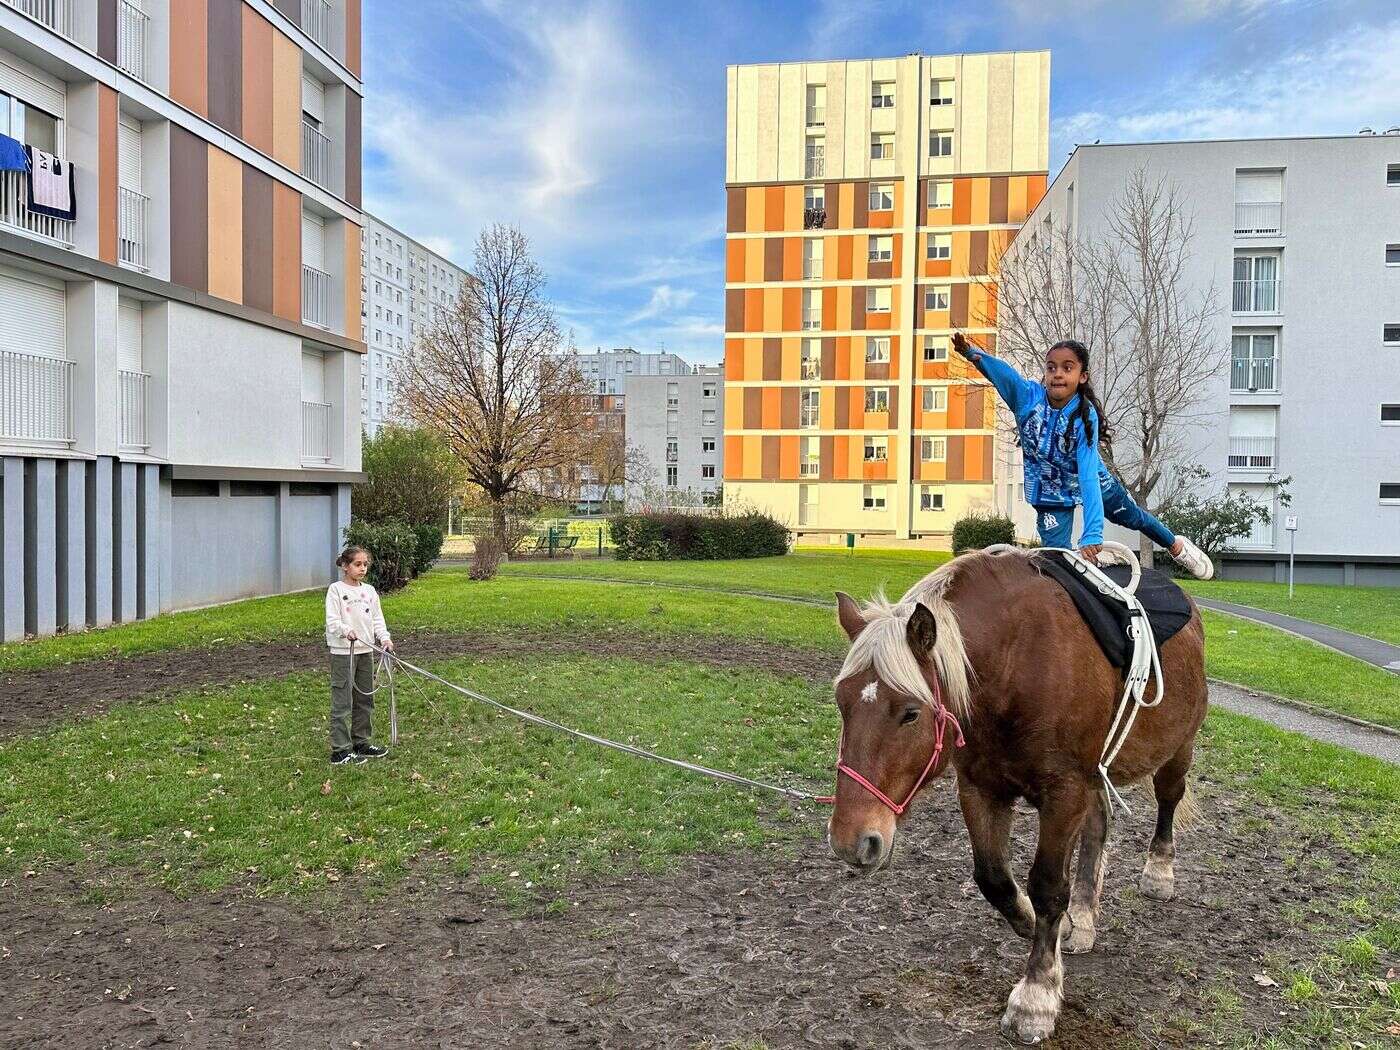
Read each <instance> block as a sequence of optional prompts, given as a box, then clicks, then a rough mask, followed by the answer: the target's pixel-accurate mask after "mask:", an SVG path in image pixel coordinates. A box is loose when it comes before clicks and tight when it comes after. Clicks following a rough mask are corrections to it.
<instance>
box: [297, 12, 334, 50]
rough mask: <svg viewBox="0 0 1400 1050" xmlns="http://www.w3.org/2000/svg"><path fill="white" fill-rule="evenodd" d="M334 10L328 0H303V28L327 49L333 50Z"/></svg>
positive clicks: (303, 30)
mask: <svg viewBox="0 0 1400 1050" xmlns="http://www.w3.org/2000/svg"><path fill="white" fill-rule="evenodd" d="M332 15H333V11H332V9H331V5H330V4H329V3H327V2H326V0H301V28H302V32H304V33H305V34H306V35H307V36H309V37H310V38H311V39H312V40H314V41H316V43H318V44H320V45H321V46H322V47H323V48H325V49H326V50H327V51H330V50H331V29H332V21H331V18H332Z"/></svg>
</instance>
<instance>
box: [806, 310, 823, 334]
mask: <svg viewBox="0 0 1400 1050" xmlns="http://www.w3.org/2000/svg"><path fill="white" fill-rule="evenodd" d="M821 326H822V315H821V314H804V315H803V317H802V328H803V330H804V331H809V332H811V331H815V330H816V329H818V328H820V327H821Z"/></svg>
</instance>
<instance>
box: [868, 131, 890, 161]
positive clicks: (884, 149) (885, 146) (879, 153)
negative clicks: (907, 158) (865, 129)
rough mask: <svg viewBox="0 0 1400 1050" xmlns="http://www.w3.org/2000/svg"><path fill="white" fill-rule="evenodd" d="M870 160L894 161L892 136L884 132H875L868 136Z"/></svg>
mask: <svg viewBox="0 0 1400 1050" xmlns="http://www.w3.org/2000/svg"><path fill="white" fill-rule="evenodd" d="M870 159H871V160H893V159H894V136H893V135H890V134H887V133H885V132H879V131H877V132H876V133H875V134H873V135H871V136H870Z"/></svg>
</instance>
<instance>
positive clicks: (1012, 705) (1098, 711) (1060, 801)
mask: <svg viewBox="0 0 1400 1050" xmlns="http://www.w3.org/2000/svg"><path fill="white" fill-rule="evenodd" d="M837 607H838V617H839V619H840V623H841V626H842V628H844V630H845V631H846V634H847V635H849V636H850V639H851V648H850V652H849V653H848V655H847V657H846V662H845V665H844V666H843V667H842V669H841V673H840V675H839V676H838V677H837V680H836V702H837V704H838V705H839V707H840V708H841V719H842V742H841V756H840V758H841V762H840V764H841V767H842V771H841V773H840V774H838V777H837V785H836V799H835V809H834V810H833V812H832V816H831V823H830V826H829V829H828V836H829V840H830V843H831V848H832V850H833V851H834V852H835V854H836V855H837V856H838V857H840V858H841V859H842V860H844V861H846V863H848V864H849V865H851V867H853V868H855V869H856V870H858V871H861V872H866V873H869V872H875V871H879V870H880V869H882V868H884V867H886V866H887V865H888V864H889V863H890V857H891V854H892V851H893V849H894V842H895V835H896V832H897V830H898V826H899V823H900V821H901V820H902V819H903V815H904V814H903V806H902V805H901V804H900V802H899V800H904V801H905V802H907V801H909V799H910V798H912V797H913V795H914V794H915V793H917V791H918V789H919V788H920V787H921V786H922V785H923V784H924V783H926V782H927V781H929V780H932V779H934V778H936V777H937V776H938V775H939V774H941V773H942V772H943V771H944V770H946V769H947V768H948V766H952V767H953V768H954V769H956V771H957V787H958V799H959V802H960V803H961V806H962V811H963V818H964V820H965V821H966V822H967V830H968V833H969V835H970V836H971V838H972V854H973V864H974V868H973V874H974V877H975V879H976V881H977V885H978V887H979V888H980V889H981V891H982V893H983V895H984V896H985V897H986V898H987V900H988V901H990V902H991V904H992V906H993V907H995V908H996V909H997V910H998V911H999V912H1001V913H1002V915H1004V916H1005V917H1006V920H1007V922H1009V923H1010V924H1011V928H1012V929H1013V930H1015V931H1016V932H1017V933H1018V934H1020V935H1021V936H1022V937H1026V938H1028V939H1029V940H1030V941H1031V950H1030V958H1029V960H1028V961H1027V964H1026V974H1025V977H1024V978H1022V980H1021V981H1019V982H1018V983H1017V984H1016V986H1015V988H1013V989H1012V991H1011V995H1010V998H1009V999H1008V1001H1007V1004H1006V1012H1005V1013H1004V1014H1003V1015H1002V1019H1001V1028H1002V1031H1003V1032H1004V1033H1005V1034H1007V1035H1008V1036H1011V1037H1013V1038H1015V1039H1019V1040H1020V1041H1022V1042H1025V1043H1037V1042H1039V1041H1040V1040H1042V1039H1045V1038H1047V1037H1048V1036H1049V1035H1050V1034H1051V1033H1052V1032H1053V1031H1054V1029H1055V1019H1056V1017H1057V1016H1058V1014H1059V1010H1060V1002H1061V997H1062V989H1063V984H1064V976H1063V975H1064V970H1063V965H1062V963H1061V958H1060V934H1061V919H1063V918H1064V916H1065V912H1066V911H1068V912H1069V918H1070V923H1071V929H1070V930H1068V931H1067V933H1068V936H1067V939H1066V944H1065V949H1066V950H1067V951H1069V952H1070V953H1077V952H1086V951H1088V950H1089V949H1090V948H1092V947H1093V943H1094V918H1095V914H1096V912H1097V910H1098V906H1099V894H1100V891H1101V889H1102V886H1103V872H1104V846H1105V842H1106V840H1107V837H1108V830H1109V818H1110V810H1109V803H1108V801H1107V799H1106V797H1105V794H1104V790H1103V784H1102V781H1101V779H1100V776H1099V773H1098V762H1099V756H1100V753H1101V750H1102V748H1103V744H1104V737H1105V736H1106V734H1107V733H1108V730H1109V724H1110V721H1111V720H1112V718H1113V715H1114V711H1115V709H1116V708H1117V705H1118V700H1119V698H1120V696H1121V695H1122V691H1123V679H1122V677H1121V675H1120V673H1119V671H1118V670H1117V669H1116V668H1115V667H1113V665H1111V664H1110V663H1109V662H1108V660H1107V659H1106V658H1105V657H1104V655H1103V652H1102V650H1101V649H1100V648H1099V646H1098V644H1097V643H1096V642H1095V640H1094V637H1093V635H1092V634H1091V633H1090V631H1089V629H1088V627H1087V626H1086V625H1085V623H1084V621H1083V619H1082V618H1081V617H1080V615H1079V613H1078V611H1077V610H1076V609H1075V607H1074V604H1073V603H1072V602H1071V601H1070V598H1069V596H1068V595H1067V594H1066V593H1065V592H1064V591H1063V589H1061V587H1060V586H1059V585H1058V584H1056V583H1055V582H1054V581H1053V580H1052V579H1049V578H1048V577H1045V576H1042V575H1041V574H1040V573H1039V571H1038V570H1037V569H1036V567H1035V565H1034V564H1033V563H1032V561H1031V559H1030V558H1029V557H1028V556H1027V555H1026V554H1024V553H1022V552H1016V551H1011V550H1002V551H999V552H997V553H976V554H965V555H963V556H962V557H960V558H957V559H955V560H953V561H951V562H949V563H948V564H947V565H945V566H943V567H942V568H940V569H938V570H937V571H936V572H933V573H931V574H930V575H929V576H927V577H925V578H924V579H923V580H921V581H920V582H918V583H916V584H915V585H914V586H913V587H912V588H910V590H909V592H908V593H907V594H905V596H904V597H903V598H902V599H901V600H900V601H899V602H898V603H895V604H891V603H889V602H886V601H884V600H883V598H876V599H875V600H874V601H872V602H870V603H869V604H867V605H865V606H864V607H863V608H860V607H858V606H857V605H856V602H855V601H854V600H852V598H851V597H850V596H849V595H846V594H840V593H838V594H837ZM1161 660H1162V672H1163V676H1164V681H1165V696H1164V697H1163V698H1162V701H1161V703H1160V704H1159V705H1158V706H1156V707H1150V708H1144V709H1143V710H1142V711H1141V712H1140V713H1139V715H1138V718H1137V721H1136V723H1135V724H1134V726H1133V728H1132V732H1131V734H1130V735H1129V737H1128V740H1127V743H1126V744H1125V745H1124V746H1123V749H1122V751H1121V752H1120V753H1119V754H1118V757H1117V758H1116V759H1115V761H1114V763H1113V765H1112V767H1111V769H1110V775H1111V777H1112V779H1113V781H1114V783H1115V784H1120V785H1121V784H1131V783H1133V782H1135V781H1139V780H1144V779H1146V778H1149V777H1150V778H1151V780H1152V784H1153V787H1154V789H1155V792H1156V797H1157V829H1156V834H1155V835H1154V836H1153V838H1152V845H1151V848H1150V849H1149V851H1148V854H1147V863H1146V866H1145V867H1144V869H1143V872H1142V880H1141V887H1142V891H1143V892H1144V893H1145V894H1146V895H1147V896H1149V897H1152V898H1154V899H1156V900H1169V899H1170V898H1171V896H1172V893H1173V873H1172V860H1173V857H1174V855H1175V851H1174V847H1173V841H1172V823H1173V817H1174V815H1175V813H1176V809H1177V804H1178V803H1179V802H1180V801H1181V799H1182V797H1183V795H1184V794H1185V791H1186V773H1187V770H1188V769H1189V768H1190V765H1191V753H1192V749H1193V747H1194V746H1195V740H1196V733H1197V731H1198V730H1199V729H1200V726H1201V722H1202V720H1203V719H1204V718H1205V712H1206V680H1205V640H1204V632H1203V630H1202V627H1201V617H1200V613H1199V612H1198V611H1196V609H1195V608H1194V605H1193V608H1192V612H1191V619H1190V621H1189V622H1188V623H1187V624H1186V626H1185V627H1184V628H1182V629H1181V631H1180V632H1179V633H1177V634H1176V635H1175V636H1174V637H1172V638H1171V639H1170V640H1169V641H1168V642H1166V643H1165V644H1164V645H1163V646H1162V647H1161ZM1154 695H1155V690H1154V689H1152V688H1151V687H1149V691H1148V695H1147V696H1146V697H1145V699H1146V700H1148V701H1151V699H1152V698H1153V696H1154ZM944 709H946V710H947V711H948V712H949V713H950V714H951V715H952V716H953V717H955V718H956V719H957V720H958V722H959V723H960V726H961V729H962V731H963V733H964V734H965V737H966V741H965V745H964V746H961V747H959V746H956V745H957V740H956V736H957V734H956V732H955V728H956V727H953V728H950V729H949V730H948V735H947V737H946V739H945V738H944V735H943V733H942V728H943V726H944V719H943V717H942V715H941V712H942V710H944ZM940 744H942V745H943V747H942V750H941V752H940ZM935 755H936V756H937V757H933V756H935ZM872 789H874V790H872ZM880 795H883V796H885V798H884V799H882V798H881V797H880ZM1018 798H1024V799H1026V800H1027V801H1029V802H1030V803H1031V805H1033V806H1035V808H1036V809H1038V810H1039V811H1040V836H1039V841H1038V843H1037V846H1036V853H1035V861H1034V863H1033V864H1032V865H1031V870H1030V881H1029V886H1028V888H1029V891H1030V892H1029V896H1028V895H1027V893H1026V892H1024V891H1022V889H1021V888H1020V887H1019V886H1018V885H1017V883H1016V880H1015V878H1014V877H1013V876H1012V874H1011V868H1010V863H1009V857H1008V850H1009V840H1010V833H1011V814H1012V805H1013V803H1014V802H1015V801H1016V799H1018ZM1076 843H1078V844H1079V865H1078V873H1077V876H1076V877H1075V878H1073V879H1071V875H1070V861H1071V857H1072V855H1073V853H1074V849H1075V845H1076ZM1071 886H1072V891H1071Z"/></svg>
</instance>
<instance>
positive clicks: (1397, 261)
mask: <svg viewBox="0 0 1400 1050" xmlns="http://www.w3.org/2000/svg"><path fill="white" fill-rule="evenodd" d="M1385 264H1386V265H1387V266H1400V244H1387V245H1386V246H1385Z"/></svg>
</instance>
